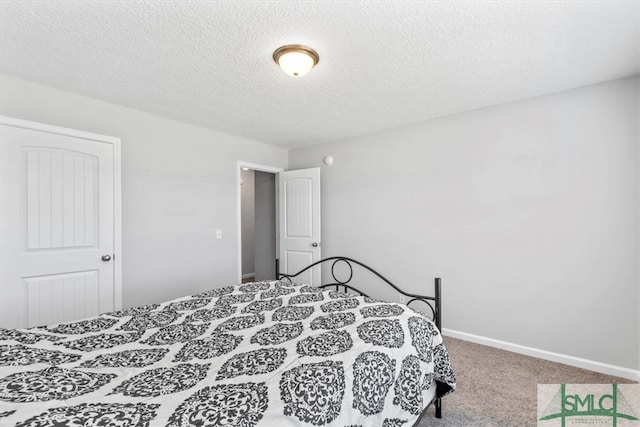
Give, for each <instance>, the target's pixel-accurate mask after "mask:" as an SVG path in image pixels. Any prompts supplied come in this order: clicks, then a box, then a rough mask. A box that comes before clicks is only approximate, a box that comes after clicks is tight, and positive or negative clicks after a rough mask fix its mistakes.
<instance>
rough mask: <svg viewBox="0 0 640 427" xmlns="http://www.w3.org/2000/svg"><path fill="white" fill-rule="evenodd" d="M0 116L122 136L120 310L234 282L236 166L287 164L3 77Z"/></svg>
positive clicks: (221, 137)
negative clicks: (239, 163) (218, 232)
mask: <svg viewBox="0 0 640 427" xmlns="http://www.w3.org/2000/svg"><path fill="white" fill-rule="evenodd" d="M211 102H215V100H211ZM0 113H1V114H3V115H6V116H9V117H16V118H20V119H25V120H32V121H36V122H42V123H49V124H52V125H57V126H63V127H68V128H73V129H79V130H84V131H88V132H95V133H100V134H104V135H111V136H116V137H120V138H122V219H123V224H122V226H123V230H122V232H123V236H122V244H123V248H122V252H123V253H122V254H121V255H122V257H121V259H122V260H123V304H124V306H125V307H130V306H135V305H140V304H145V303H149V302H156V301H165V300H168V299H170V298H175V297H178V296H182V295H186V294H190V293H193V292H196V291H199V290H204V289H208V288H211V287H215V286H220V285H225V284H229V283H236V282H237V274H238V273H237V271H238V270H237V268H238V247H237V245H238V243H237V242H238V235H237V233H238V225H237V215H238V213H237V212H236V211H237V192H236V191H237V188H236V185H237V182H236V179H237V169H236V168H237V161H239V160H243V161H247V162H254V163H258V164H267V165H273V166H276V167H283V168H284V167H286V165H287V153H286V151H284V150H282V149H278V148H274V147H271V146H268V145H266V144H263V143H260V142H256V141H250V140H247V139H242V138H238V137H234V136H231V135H227V134H224V133H220V132H215V131H212V130H208V129H204V128H201V127H197V126H192V125H189V124H185V123H181V122H177V121H174V120H169V119H165V118H162V117H159V116H155V115H152V114H147V113H144V112H141V111H137V110H134V109H130V108H125V107H121V106H118V105H114V104H110V103H105V102H101V101H97V100H94V99H90V98H85V97H82V96H78V95H75V94H72V93H68V92H64V91H60V90H56V89H52V88H49V87H46V86H42V85H39V84H34V83H30V82H26V81H23V80H19V79H15V78H12V77H9V76H6V75H2V76H0ZM216 229H222V239H221V240H217V239H216V238H215V230H216Z"/></svg>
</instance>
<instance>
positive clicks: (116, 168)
mask: <svg viewBox="0 0 640 427" xmlns="http://www.w3.org/2000/svg"><path fill="white" fill-rule="evenodd" d="M0 124H2V125H5V126H12V127H17V128H23V129H31V130H37V131H41V132H47V133H52V134H56V135H65V136H71V137H75V138H81V139H88V140H91V141H96V142H103V143H106V144H112V145H113V199H114V200H113V227H114V236H113V251H114V254H113V255H114V256H113V291H114V295H113V301H114V309H115V310H120V309H122V205H121V199H122V181H121V171H120V162H121V154H120V153H121V152H120V138H116V137H113V136H106V135H100V134H97V133H91V132H84V131H80V130H75V129H68V128H63V127H60V126H53V125H48V124H45V123H38V122H32V121H29V120H22V119H15V118H13V117H7V116H2V115H0Z"/></svg>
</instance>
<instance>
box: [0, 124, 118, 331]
mask: <svg viewBox="0 0 640 427" xmlns="http://www.w3.org/2000/svg"><path fill="white" fill-rule="evenodd" d="M118 150H119V140H118V139H116V138H110V137H103V136H100V135H93V134H88V133H84V132H79V131H72V130H67V129H62V128H57V127H52V126H47V125H41V124H37V123H31V122H25V121H21V120H15V119H9V118H5V117H3V118H2V122H1V123H0V196H1V199H0V200H1V206H0V226H1V228H0V230H1V233H2V236H1V239H0V326H1V327H4V328H24V327H32V326H38V325H44V324H50V323H58V322H63V321H69V320H74V319H80V318H83V317H88V316H93V315H96V314H99V313H102V312H106V311H112V310H115V309H119V308H120V306H121V294H120V287H119V283H116V282H119V281H117V280H116V276H117V274H116V273H117V271H116V268H115V266H116V263H115V260H114V258H115V256H116V229H117V227H116V225H117V224H116V222H117V221H116V220H117V216H116V206H117V204H116V195H117V194H116V193H119V191H116V190H117V185H116V184H117V182H116V177H117V167H116V163H115V160H116V159H118V158H119V156H118V155H117V154H118V153H119V151H118Z"/></svg>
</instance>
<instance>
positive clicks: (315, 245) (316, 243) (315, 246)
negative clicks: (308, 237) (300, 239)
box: [311, 242, 320, 248]
mask: <svg viewBox="0 0 640 427" xmlns="http://www.w3.org/2000/svg"><path fill="white" fill-rule="evenodd" d="M311 246H313V247H314V248H317V247H318V246H320V243H318V242H313V243H312V244H311Z"/></svg>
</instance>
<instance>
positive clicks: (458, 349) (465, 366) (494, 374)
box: [418, 337, 634, 427]
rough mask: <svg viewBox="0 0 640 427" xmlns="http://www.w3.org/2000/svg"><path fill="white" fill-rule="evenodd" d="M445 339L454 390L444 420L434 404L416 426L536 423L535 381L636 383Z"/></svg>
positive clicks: (533, 424)
mask: <svg viewBox="0 0 640 427" xmlns="http://www.w3.org/2000/svg"><path fill="white" fill-rule="evenodd" d="M445 343H446V346H447V349H448V350H449V354H450V355H451V363H452V365H453V369H454V370H455V372H456V376H457V381H458V383H457V387H458V388H457V390H456V391H455V392H454V393H452V394H451V395H448V396H446V397H445V398H444V399H443V411H442V413H443V416H442V418H441V419H437V418H435V417H434V410H433V407H432V408H430V409H429V411H428V413H427V414H426V415H425V416H424V417H423V418H422V419H421V420H420V423H419V424H418V426H419V427H427V426H440V427H443V426H444V427H454V426H455V427H465V426H478V427H480V426H487V427H488V426H497V427H502V426H509V427H510V426H514V427H515V426H518V427H520V426H535V425H537V423H536V415H537V385H538V384H562V383H564V384H610V383H618V384H622V383H631V384H633V383H634V382H633V381H629V380H625V379H623V378H617V377H611V376H608V375H603V374H598V373H596V372H591V371H587V370H584V369H579V368H574V367H571V366H568V365H562V364H559V363H554V362H548V361H546V360H541V359H536V358H534V357H529V356H523V355H520V354H516V353H511V352H508V351H504V350H499V349H496V348H492V347H486V346H483V345H479V344H474V343H470V342H467V341H461V340H457V339H454V338H449V337H445Z"/></svg>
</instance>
